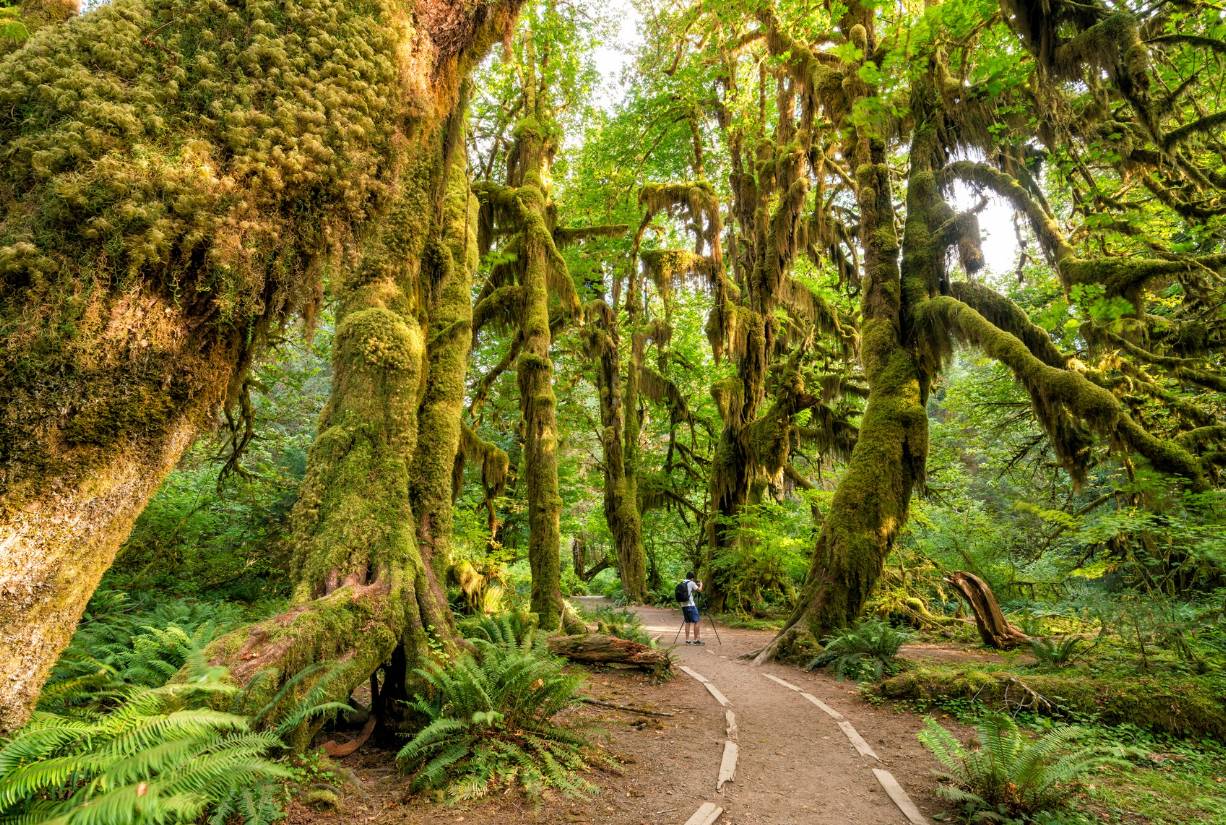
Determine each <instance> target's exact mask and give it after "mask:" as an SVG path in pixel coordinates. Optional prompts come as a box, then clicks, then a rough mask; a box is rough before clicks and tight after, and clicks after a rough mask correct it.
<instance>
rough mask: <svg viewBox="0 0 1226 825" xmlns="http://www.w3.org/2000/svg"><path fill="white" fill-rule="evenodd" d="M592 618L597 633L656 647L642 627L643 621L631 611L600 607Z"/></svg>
mask: <svg viewBox="0 0 1226 825" xmlns="http://www.w3.org/2000/svg"><path fill="white" fill-rule="evenodd" d="M593 618H594V619H595V621H596V632H597V633H607V634H608V635H610V636H616V637H617V638H619V639H629V640H630V641H632V642H638V643H639V644H642V645H647V646H648V647H655V646H656V644H655V640H654V639H652V638H651V634H649V633H648V632H647V630H646V629H645V628H644V627H643V620H642V619H640V618H639V616H638V614H637V613H635V612H633V611H631V610H625V609H615V608H611V607H602V608H600V609H598V610H597V611H596V612H595V613H594V614H593Z"/></svg>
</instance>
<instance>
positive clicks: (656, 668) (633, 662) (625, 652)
mask: <svg viewBox="0 0 1226 825" xmlns="http://www.w3.org/2000/svg"><path fill="white" fill-rule="evenodd" d="M549 649H550V650H551V651H553V653H555V654H556V655H558V656H561V657H563V658H566V659H570V660H571V661H572V662H579V663H581V664H588V665H629V666H632V667H637V668H639V669H640V670H646V671H649V672H651V673H656V674H664V673H668V672H669V671H671V669H672V657H670V656H669V655H668V654H667V653H665V652H664V651H662V650H657V649H656V648H654V647H648V646H647V645H645V644H640V643H639V642H634V641H631V640H630V639H621V638H618V637H617V636H607V635H604V634H602V633H583V634H576V635H573V636H553V637H551V638H550V639H549Z"/></svg>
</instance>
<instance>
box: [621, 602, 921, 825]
mask: <svg viewBox="0 0 1226 825" xmlns="http://www.w3.org/2000/svg"><path fill="white" fill-rule="evenodd" d="M638 613H639V615H640V616H642V618H643V622H644V624H645V625H647V627H648V630H649V632H652V633H655V634H663V635H662V638H661V644H668V643H671V641H672V639H673V636H674V634H675V633H676V631H677V627H678V619H677V617H676V612H675V611H668V610H660V609H656V608H640V609H639V610H638ZM719 636H720V639H722V641H723V644H722V645H721V644H719V643H718V642H717V641H716V639H715V637H714V634H713V633H712V632H711V626H710V624H709V623H708V622H707V621H705V620H704V622H703V640H704V641H705V642H706V643H707V644H706V645H705V646H702V647H690V646H687V645H685V644H684V643H682V644H681V645H680V646H679V647H678V648H677V649H676V651H675V652H676V654H677V658H678V660H679V661H680V663H681V664H684V665H686V666H687V667H689V668H691V669H693V670H694V671H696V672H698V673H699V674H701V675H702V676H705V677H706V678H707V679H709V680H710V681H711V682H712V683H713V684H714V685H715V686H716V687H717V688H718V690H719V691H720V692H721V693H722V694H723V695H724V696H726V697H727V699H728V701H729V703H730V704H731V707H732V710H733V712H734V713H735V714H736V722H737V728H738V731H737V742H738V745H739V758H738V763H737V770H736V779H735V781H734V782H733V783H731V784H728V785H725V786H724V789H723V791H722V793H715V792H714V777H715V775H716V773H717V771H718V767H719V764H720V753H721V749H722V740H723V736H722V727H723V725H722V723H723V709H722V708H721V707H720V706H719V703H718V702H717V701H716V700H715V699H714V698H711V699H710V701H709V705H710V710H709V713H710V714H711V715H712V716H713V717H714V719H715V720H716V723H717V728H718V729H719V734H720V735H718V736H717V737H716V738H717V740H718V741H709V740H708V741H703V742H701V743H698V742H695V743H694V753H693V761H694V763H695V769H696V770H698V771H700V772H703V773H705V774H706V775H707V776H708V777H709V781H710V787H711V790H710V791H709V792H708V794H707V797H706V798H707V799H708V800H710V801H712V802H714V803H715V804H717V805H719V806H721V807H722V808H723V809H724V815H723V817H722V818H721V819H720V820H719V821H720V822H723V823H741V824H742V825H768V824H769V825H777V824H780V823H806V824H808V823H812V825H836V824H837V825H844V824H845V823H850V824H852V825H859V824H860V823H863V825H869V824H870V823H874V824H875V823H882V824H883V825H884V824H885V823H894V822H897V823H903V825H905V823H906V822H907V818H906V817H905V816H904V815H903V814H902V813H901V812H900V811H899V809H898V808H897V807H896V806H895V804H894V803H893V802H891V801H890V799H889V797H888V796H887V795H886V793H885V792H884V791H883V790H882V788H881V786H880V785H879V784H878V782H877V780H876V778H875V777H874V775H873V772H872V769H873V768H875V767H877V768H885V769H887V770H890V771H891V772H892V773H893V774H894V775H895V776H896V777H897V779H898V781H899V782H900V783H901V784H902V786H903V787H904V789H906V790H907V791H908V793H909V794H910V796H911V798H912V799H913V800H914V801H915V802H916V804H917V805H918V806H919V807H920V809H921V811H924V810H925V809H927V810H926V811H925V812H926V813H931V812H932V811H933V810H934V808H933V806H932V805H931V801H932V800H931V799H930V798H929V796H928V792H929V790H930V788H931V786H932V779H931V777H930V776H926V775H925V773H926V771H927V770H931V768H932V767H934V763H933V762H932V760H931V757H929V756H928V754H927V753H926V752H925V751H924V750H923V749H922V748H921V747H920V745H919V743H918V742H917V741H916V739H915V732H916V731H917V730H918V729H919V720H918V719H917V718H916V717H913V716H909V715H900V714H897V713H894V712H891V711H888V710H879V709H877V708H873V707H872V706H870V705H867V704H865V703H864V702H863V701H862V700H860V699H859V697H858V695H857V694H856V691H855V689H854V687H852V686H851V685H849V684H847V683H839V682H837V681H834V680H832V679H829V678H826V677H824V676H820V675H814V674H809V673H804V672H803V671H799V670H797V669H795V668H790V667H784V666H780V665H773V664H771V665H765V666H762V667H754V666H752V665H751V664H749V663H748V662H746V661H744V660H741V659H739V658H738V657H739V656H740V655H741V654H744V653H747V652H749V651H751V650H755V649H757V648H759V647H761V646H762V645H763V644H765V643H766V642H767V641H768V640H769V639H770V634H769V633H765V632H761V631H749V630H733V629H730V628H725V627H722V626H721V627H719ZM768 673H769V674H771V675H773V676H775V677H777V678H780V679H782V680H784V681H786V682H788V683H790V684H792V685H795V686H797V687H799V688H801V690H803V691H805V692H807V693H809V694H810V695H813V696H815V697H817V698H818V699H820V700H822V701H824V702H825V703H826V704H827V705H829V706H830V707H832V708H833V709H834V710H836V711H838V712H839V713H841V714H842V715H843V716H844V717H845V718H846V719H847V720H849V721H850V722H851V723H852V725H853V726H854V728H855V729H856V730H857V731H858V732H859V733H860V735H861V736H862V737H863V738H864V739H865V740H866V741H867V743H868V744H869V745H870V746H871V748H872V749H873V751H874V752H875V753H876V754H877V755H878V756H879V757H880V760H879V761H878V760H875V759H872V758H869V757H865V756H862V755H861V754H860V753H858V752H857V751H856V749H855V748H854V747H853V746H852V744H851V742H850V741H849V740H848V738H847V737H846V735H845V734H844V732H843V731H842V730H841V729H840V727H839V725H838V723H837V722H836V720H835V719H833V718H831V717H830V716H829V715H827V714H826V713H824V712H823V711H822V710H821V709H819V708H818V707H817V706H815V705H814V704H812V703H811V702H810V701H808V700H807V699H805V698H804V697H803V696H802V695H801V694H800V693H799V692H796V691H793V690H790V689H789V688H787V687H785V686H783V685H781V684H778V683H777V682H774V681H772V680H770V679H767V678H766V676H765V674H768ZM917 767H920V768H921V769H920V770H919V771H917V770H916V768H917ZM681 821H684V820H681Z"/></svg>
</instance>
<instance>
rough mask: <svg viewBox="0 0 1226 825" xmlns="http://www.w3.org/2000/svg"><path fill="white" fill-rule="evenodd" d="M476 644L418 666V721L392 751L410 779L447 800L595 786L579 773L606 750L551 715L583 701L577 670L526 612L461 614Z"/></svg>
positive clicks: (607, 764)
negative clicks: (550, 648) (557, 653)
mask: <svg viewBox="0 0 1226 825" xmlns="http://www.w3.org/2000/svg"><path fill="white" fill-rule="evenodd" d="M461 630H462V631H463V632H464V633H465V635H466V636H467V637H468V639H469V640H470V641H471V642H472V644H473V645H474V647H475V654H463V655H461V656H458V657H456V658H453V659H451V660H450V661H447V662H445V663H441V664H440V663H438V662H431V663H429V664H427V665H426V666H425V667H423V668H419V669H417V670H416V671H415V672H416V674H417V677H418V678H419V679H420V680H421V682H422V684H423V685H424V689H423V690H422V692H421V693H420V694H418V695H417V696H416V697H415V698H414V699H413V701H412V702H411V703H410V708H411V709H412V710H413V711H414V712H415V713H416V714H417V715H418V716H419V717H420V718H421V719H422V720H423V722H424V725H423V726H422V727H421V728H420V729H419V730H417V732H416V733H415V734H413V735H412V736H411V737H410V738H409V740H408V742H407V743H406V744H405V745H404V747H403V748H402V749H401V750H400V752H399V754H398V755H397V757H396V758H397V762H398V763H399V764H400V766H401V768H402V769H403V770H405V771H406V772H407V773H410V774H411V775H412V787H413V789H414V790H418V791H428V792H432V793H433V794H434V795H435V796H436V798H438V799H439V800H441V801H447V802H460V801H467V800H472V799H478V798H481V797H484V796H488V795H490V794H492V793H495V792H499V791H503V792H506V791H511V790H515V789H518V790H520V791H523V792H524V793H525V794H526V795H528V796H529V797H539V796H540V795H541V794H542V793H543V792H544V791H545V790H548V789H553V790H557V791H560V792H562V793H563V794H565V795H568V796H584V795H587V794H590V793H593V792H595V790H596V787H595V786H594V785H592V784H591V783H590V782H589V781H588V780H587V779H585V778H584V777H583V776H582V774H583V773H585V772H587V771H588V770H590V769H592V768H595V767H603V768H610V769H612V768H614V767H615V764H614V762H613V761H612V759H611V757H609V756H608V755H607V754H605V753H603V752H602V751H601V750H600V749H599V748H596V747H594V746H592V745H590V744H589V743H588V741H587V739H586V738H585V737H584V736H583V735H582V734H581V733H579V732H577V731H575V730H572V729H571V728H569V727H566V726H564V725H562V724H560V723H559V722H557V721H556V720H555V717H556V716H558V714H560V713H562V712H563V711H565V710H567V709H568V708H571V707H573V706H574V705H576V704H577V703H578V702H579V688H580V686H581V685H582V677H581V676H579V675H577V674H574V673H571V672H568V671H567V670H566V666H565V662H564V661H563V660H561V659H559V658H558V657H556V656H553V655H551V654H550V653H549V652H548V649H547V648H546V646H545V644H544V635H543V634H539V633H538V632H537V628H536V621H535V619H534V618H533V617H532V616H531V615H530V614H527V613H521V612H507V613H504V614H501V615H499V616H480V617H475V618H472V619H468V620H466V621H464V622H462V623H461Z"/></svg>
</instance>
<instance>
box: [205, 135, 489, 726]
mask: <svg viewBox="0 0 1226 825" xmlns="http://www.w3.org/2000/svg"><path fill="white" fill-rule="evenodd" d="M462 117H463V114H462V112H458V111H457V112H456V113H454V114H453V115H452V116H451V118H450V124H448V123H437V122H436V123H433V124H427V125H426V128H421V129H419V130H417V131H416V133H415V134H413V135H412V136H410V139H409V140H407V141H406V142H405V144H404V149H403V151H404V153H405V154H404V158H405V164H406V166H405V168H404V169H403V170H402V171H401V172H400V174H399V176H398V183H397V184H396V185H397V186H398V187H399V189H398V191H396V192H395V193H394V195H393V197H394V201H393V205H392V207H391V208H390V210H389V211H388V213H387V214H386V215H384V216H383V217H382V220H380V221H379V222H378V228H377V229H376V230H375V231H374V232H373V233H372V235H371V237H369V238H368V239H367V240H366V241H365V243H364V244H363V249H362V259H361V261H360V263H359V265H358V267H357V268H356V270H355V271H353V272H352V273H351V274H350V275H349V276H348V277H347V278H345V280H344V282H343V284H342V286H341V299H340V311H339V313H338V316H337V332H336V343H335V349H334V355H333V386H332V395H331V397H330V399H329V402H328V405H327V407H326V408H325V409H324V413H323V416H322V418H321V423H320V429H319V433H318V435H317V436H316V438H315V442H314V444H313V445H312V447H311V452H310V455H309V457H308V465H307V474H306V477H305V478H304V480H303V483H302V488H301V491H300V493H299V500H298V502H297V504H296V505H295V508H294V510H293V512H292V513H291V516H290V518H291V523H292V525H293V528H294V533H293V541H294V546H295V548H296V556H295V563H294V581H295V584H294V593H293V606H292V607H291V608H290V610H289V611H287V612H286V613H283V614H281V615H279V616H276V617H274V618H272V619H269V620H267V621H265V622H261V623H259V624H256V625H253V626H251V627H248V628H243V629H240V630H238V631H236V632H234V633H232V634H229V635H228V636H227V637H225V638H223V639H221V640H219V641H218V642H216V643H214V645H213V646H212V648H211V649H210V655H211V657H212V660H213V661H215V662H218V663H222V664H226V665H229V666H230V667H231V669H232V671H233V673H234V675H235V676H236V678H238V679H239V681H241V682H245V683H249V682H251V681H252V680H254V679H255V678H256V677H257V676H260V677H261V678H263V679H266V680H267V683H268V684H269V685H279V684H282V683H283V682H284V681H285V680H286V679H287V678H289V677H290V676H292V675H293V674H294V672H295V671H296V670H298V669H300V668H301V667H303V666H304V665H306V664H311V663H325V664H329V665H331V667H330V668H329V670H330V671H331V676H330V678H331V681H330V682H329V688H328V690H329V692H330V693H333V694H335V695H336V696H337V697H340V698H344V697H345V696H347V695H348V694H349V692H350V691H352V690H353V689H354V688H355V687H357V686H358V685H360V684H363V683H365V681H366V680H367V678H368V677H369V676H370V674H372V673H374V672H375V671H376V670H377V669H379V668H383V673H384V675H383V681H382V685H383V689H382V690H381V691H380V692H379V695H378V696H377V697H376V700H377V701H376V708H375V710H376V712H377V713H378V714H379V715H380V716H383V717H386V716H388V715H394V714H396V712H397V704H396V703H397V701H398V700H399V699H400V698H401V692H402V691H403V689H404V686H405V682H406V678H407V672H408V670H409V669H410V668H411V667H413V665H414V664H415V663H417V662H420V661H421V660H422V659H423V658H425V657H428V656H429V655H431V649H432V648H433V647H435V646H437V645H439V644H442V645H443V647H444V648H452V647H453V644H454V625H453V622H452V618H451V611H450V609H449V607H448V605H447V601H446V592H445V590H444V588H443V584H442V582H443V578H442V577H443V573H444V571H443V569H442V568H443V564H442V559H440V556H442V557H443V558H445V556H446V548H447V545H446V543H445V538H446V537H447V536H448V535H449V533H450V530H451V524H450V512H451V510H450V505H451V472H452V462H453V461H454V458H455V455H456V451H457V450H458V449H459V441H460V426H459V406H460V397H459V396H458V394H457V392H456V390H455V388H456V387H457V386H461V387H462V386H463V382H464V372H465V369H466V366H467V361H466V358H463V357H460V353H458V352H457V350H458V349H461V348H462V349H464V350H465V351H466V349H467V345H468V341H469V340H470V339H471V336H470V333H469V330H468V320H466V314H467V312H468V310H467V308H466V307H467V297H468V290H467V284H468V281H469V275H470V273H471V271H472V270H471V268H470V266H469V264H470V261H471V259H470V255H469V248H468V238H469V237H470V236H471V235H472V234H473V231H474V229H475V227H472V226H471V224H470V216H471V215H472V211H471V209H470V205H469V203H468V201H467V193H468V183H467V175H466V172H465V165H464V163H465V160H464V153H463V151H462V137H461V136H462V129H461V128H459V127H458V126H457V125H456V122H457V121H458V120H459V119H460V118H462ZM433 216H441V217H442V219H441V221H440V220H437V219H436V220H435V221H433V222H432V217H433ZM457 253H458V254H459V255H460V256H462V257H460V259H459V260H458V261H457V260H454V259H453V255H455V254H457ZM431 294H432V297H431ZM459 295H463V297H464V298H465V300H464V301H463V302H457V301H456V298H457V296H459ZM460 303H463V304H464V305H465V308H461V307H460V306H459V304H460ZM432 311H433V313H432ZM427 342H429V343H427ZM414 503H417V504H418V505H419V506H421V507H422V508H423V509H422V512H421V513H415V512H414V509H413V505H414Z"/></svg>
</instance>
